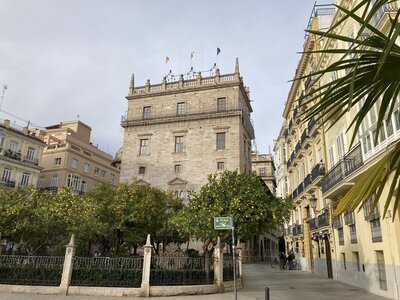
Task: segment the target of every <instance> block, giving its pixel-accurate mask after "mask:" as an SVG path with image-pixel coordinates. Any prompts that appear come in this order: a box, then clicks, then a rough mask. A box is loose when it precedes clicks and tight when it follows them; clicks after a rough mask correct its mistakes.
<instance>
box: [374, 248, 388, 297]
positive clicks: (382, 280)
mask: <svg viewBox="0 0 400 300" xmlns="http://www.w3.org/2000/svg"><path fill="white" fill-rule="evenodd" d="M376 261H377V264H378V277H379V287H380V288H381V290H385V291H387V281H386V268H385V256H384V254H383V251H376Z"/></svg>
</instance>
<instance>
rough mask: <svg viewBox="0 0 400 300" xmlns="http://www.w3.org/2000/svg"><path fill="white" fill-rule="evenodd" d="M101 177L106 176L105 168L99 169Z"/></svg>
mask: <svg viewBox="0 0 400 300" xmlns="http://www.w3.org/2000/svg"><path fill="white" fill-rule="evenodd" d="M101 177H103V178H105V177H106V171H105V170H101Z"/></svg>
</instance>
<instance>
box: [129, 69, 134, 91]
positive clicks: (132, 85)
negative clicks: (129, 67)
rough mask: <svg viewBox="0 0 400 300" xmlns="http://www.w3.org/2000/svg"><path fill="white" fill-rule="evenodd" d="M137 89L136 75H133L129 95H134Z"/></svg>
mask: <svg viewBox="0 0 400 300" xmlns="http://www.w3.org/2000/svg"><path fill="white" fill-rule="evenodd" d="M134 89H135V75H134V74H132V76H131V82H130V84H129V95H133V93H134Z"/></svg>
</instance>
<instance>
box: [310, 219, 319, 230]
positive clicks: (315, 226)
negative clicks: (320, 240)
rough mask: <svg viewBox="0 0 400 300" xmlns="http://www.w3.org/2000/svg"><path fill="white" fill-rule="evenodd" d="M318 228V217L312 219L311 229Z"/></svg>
mask: <svg viewBox="0 0 400 300" xmlns="http://www.w3.org/2000/svg"><path fill="white" fill-rule="evenodd" d="M317 228H318V225H317V218H312V219H311V220H310V230H316V229H317Z"/></svg>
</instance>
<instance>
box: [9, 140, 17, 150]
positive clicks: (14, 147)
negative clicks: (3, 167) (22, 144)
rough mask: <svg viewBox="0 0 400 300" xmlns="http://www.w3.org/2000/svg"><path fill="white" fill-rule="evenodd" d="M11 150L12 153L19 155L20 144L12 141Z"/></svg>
mask: <svg viewBox="0 0 400 300" xmlns="http://www.w3.org/2000/svg"><path fill="white" fill-rule="evenodd" d="M10 150H11V152H12V153H17V152H18V143H17V142H14V141H12V142H11V143H10Z"/></svg>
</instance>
